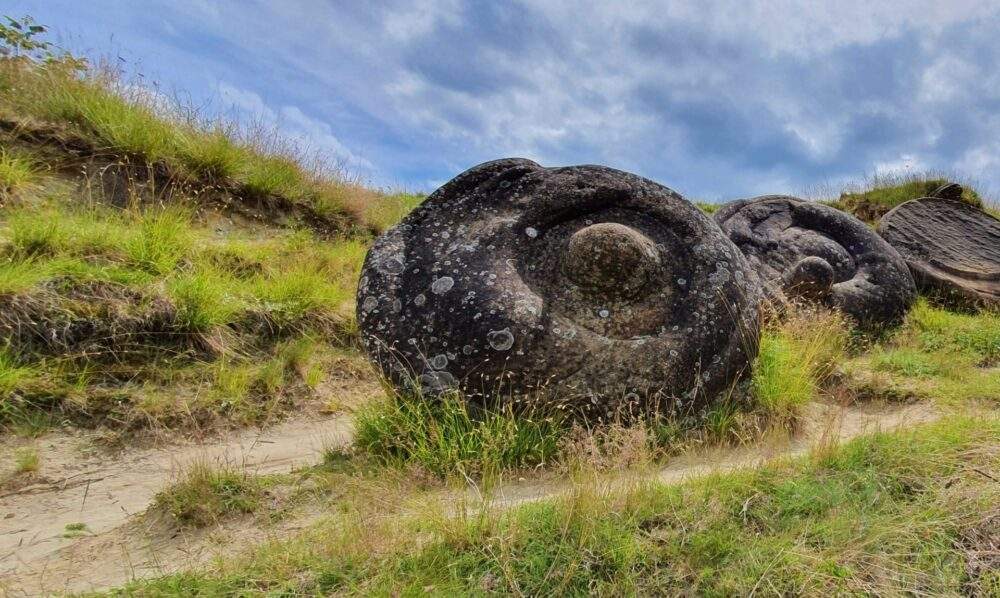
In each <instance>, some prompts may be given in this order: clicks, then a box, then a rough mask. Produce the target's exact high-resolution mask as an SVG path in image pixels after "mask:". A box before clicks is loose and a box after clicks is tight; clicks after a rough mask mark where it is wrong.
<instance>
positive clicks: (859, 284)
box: [715, 195, 916, 326]
mask: <svg viewBox="0 0 1000 598" xmlns="http://www.w3.org/2000/svg"><path fill="white" fill-rule="evenodd" d="M715 220H716V222H718V223H719V226H721V227H722V230H723V231H724V232H725V233H726V235H728V236H729V238H730V239H732V241H733V242H734V243H735V244H736V246H737V247H739V248H740V250H741V251H742V252H743V254H744V255H746V256H747V259H748V260H749V261H750V263H751V264H752V265H753V267H754V268H755V269H756V270H757V272H758V273H759V274H760V276H761V278H762V279H763V280H764V283H765V284H766V285H767V289H768V292H769V294H770V295H771V297H772V298H773V299H776V300H778V301H784V300H785V299H787V298H793V297H797V298H802V299H806V300H810V301H815V302H819V303H822V304H825V305H828V306H830V307H833V308H837V309H840V310H841V311H843V312H844V313H846V314H847V315H849V316H851V317H852V318H853V319H854V320H855V321H856V322H857V323H859V324H861V325H862V326H880V325H883V324H892V323H896V322H898V321H900V320H901V319H902V317H903V316H904V315H905V314H906V311H907V310H908V309H909V307H910V305H912V304H913V301H914V300H915V299H916V288H915V285H914V282H913V278H912V276H910V273H909V271H908V270H907V267H906V264H905V263H904V261H903V259H902V257H901V256H900V255H899V254H898V253H897V252H896V250H895V249H893V248H892V247H891V246H890V245H889V244H888V243H886V242H885V241H884V240H883V239H881V238H880V237H879V236H878V235H877V234H876V233H875V232H874V231H872V230H871V229H870V228H869V227H868V226H867V225H865V223H863V222H861V221H860V220H858V219H857V218H855V217H854V216H852V215H850V214H847V213H846V212H842V211H840V210H838V209H836V208H832V207H830V206H826V205H823V204H820V203H817V202H812V201H805V200H802V199H799V198H797V197H790V196H787V195H765V196H761V197H754V198H750V199H742V200H738V201H734V202H731V203H728V204H726V205H724V206H723V207H722V208H720V209H719V210H718V211H717V212H716V213H715Z"/></svg>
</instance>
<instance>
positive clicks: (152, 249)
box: [0, 196, 367, 433]
mask: <svg viewBox="0 0 1000 598" xmlns="http://www.w3.org/2000/svg"><path fill="white" fill-rule="evenodd" d="M366 250H367V246H366V244H365V243H364V242H362V241H359V240H344V241H334V242H330V241H323V240H320V239H318V238H316V237H315V236H314V235H312V234H311V233H309V232H308V231H302V230H300V231H295V232H289V233H284V234H281V233H277V234H270V235H267V236H263V237H260V236H257V237H246V238H243V237H241V236H240V235H239V234H233V235H228V236H220V235H218V234H216V233H215V232H214V231H212V230H211V229H207V228H204V227H203V226H202V225H200V224H199V223H198V221H197V217H196V214H195V212H194V211H192V210H189V209H186V208H185V207H184V206H183V205H174V206H169V207H166V208H159V207H150V208H147V209H139V208H130V209H126V210H121V209H116V208H110V207H102V206H100V205H88V206H83V207H76V206H74V205H73V204H72V201H71V199H70V198H68V197H62V196H54V197H50V198H48V199H47V200H45V201H44V202H42V203H38V202H35V203H27V204H24V205H17V206H10V207H8V208H6V210H4V212H3V213H2V214H0V300H2V301H7V302H8V305H14V306H17V308H16V309H13V308H10V307H8V308H6V309H7V311H6V312H5V315H4V319H3V320H2V322H3V324H4V326H8V327H10V329H11V330H20V331H21V332H22V334H20V335H18V336H16V337H14V341H13V342H15V343H21V344H20V345H17V346H11V347H8V348H7V349H5V352H4V353H0V395H2V396H0V405H2V406H3V409H2V410H0V425H2V426H5V427H8V428H11V427H17V426H21V424H22V423H24V422H27V421H35V422H41V421H42V419H39V418H38V417H37V415H38V414H37V413H32V411H33V410H34V411H38V410H44V411H45V412H49V411H53V410H54V414H55V415H57V416H67V417H70V419H72V420H74V421H78V422H79V423H85V424H87V425H92V424H94V423H100V422H108V421H111V420H114V421H116V422H118V423H116V424H115V425H116V426H118V427H120V426H126V427H128V426H135V425H139V424H140V422H147V424H156V423H157V422H160V423H162V424H166V423H167V422H175V423H176V421H178V420H177V419H176V418H182V419H183V418H184V417H186V415H185V414H191V413H197V414H200V415H196V417H198V418H204V417H207V416H209V415H211V414H215V415H216V416H218V417H221V418H223V419H230V420H232V421H236V422H241V423H253V422H256V421H263V420H266V419H268V418H270V417H272V416H276V415H278V414H280V413H281V412H282V411H283V410H286V409H287V408H288V407H290V406H291V405H292V404H293V403H294V398H295V397H296V396H299V397H302V396H309V394H310V393H312V392H313V391H314V390H315V389H316V388H317V386H318V384H319V382H320V381H321V380H322V379H323V378H324V377H325V374H324V371H325V368H326V367H327V365H326V364H328V363H329V364H332V363H333V361H332V360H330V354H331V353H330V349H329V348H330V346H331V345H341V346H343V345H348V344H349V343H350V342H352V339H353V336H354V335H355V334H356V324H355V322H354V317H353V312H354V289H355V288H356V285H357V278H358V276H359V272H360V268H361V263H362V261H363V259H364V256H365V252H366ZM92 326H95V331H94V332H93V335H94V338H93V339H92V340H93V341H94V342H92V343H89V344H88V343H87V342H85V339H84V340H80V339H78V338H77V337H76V336H74V335H70V336H68V337H67V338H68V340H67V342H71V343H76V344H66V342H63V341H61V340H58V338H56V339H55V340H53V341H50V342H48V344H46V342H40V340H41V339H50V338H54V337H52V331H53V330H57V331H58V330H76V329H84V330H85V329H87V328H90V327H92ZM27 331H36V332H37V334H31V333H29V332H27ZM132 335H137V336H134V337H133V336H132ZM74 338H77V340H69V339H74ZM320 339H321V340H320ZM25 342H27V343H28V344H23V343H25ZM304 346H309V347H312V348H310V349H309V350H308V351H306V352H307V353H308V354H309V356H308V358H301V359H300V358H290V357H288V355H287V354H288V353H289V351H291V349H289V347H304ZM15 356H16V357H17V359H16V360H15V359H14V357H15ZM302 361H305V362H307V363H299V362H302ZM293 362H295V363H293ZM109 385H110V386H109ZM14 391H17V393H15V394H13V395H12V394H11V393H14ZM178 395H179V397H178ZM64 409H69V410H70V411H69V412H66V411H64ZM91 417H96V419H93V420H91V419H90V418H91ZM109 418H110V420H109ZM147 424H142V425H147ZM170 425H175V424H170ZM140 427H141V426H140ZM35 428H36V426H34V425H32V426H27V427H26V428H24V429H31V430H32V433H34V430H35Z"/></svg>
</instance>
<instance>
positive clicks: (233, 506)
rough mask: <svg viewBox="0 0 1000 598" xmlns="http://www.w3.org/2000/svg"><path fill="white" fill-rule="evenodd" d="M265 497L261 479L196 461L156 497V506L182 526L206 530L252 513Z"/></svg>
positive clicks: (233, 469)
mask: <svg viewBox="0 0 1000 598" xmlns="http://www.w3.org/2000/svg"><path fill="white" fill-rule="evenodd" d="M264 495H265V487H264V484H263V483H262V482H261V480H260V479H258V478H257V477H255V476H253V475H252V474H250V473H248V472H246V471H240V470H238V469H237V468H235V467H233V466H231V465H228V464H222V465H214V464H212V463H209V462H208V461H195V462H194V463H192V464H191V465H190V466H188V468H187V469H186V470H185V471H184V472H183V473H182V475H181V476H180V477H179V479H178V480H177V481H176V482H175V483H174V484H172V485H170V486H168V487H167V488H165V489H164V490H162V491H160V492H159V493H158V494H157V495H156V498H155V499H154V507H156V508H158V509H162V510H163V511H164V512H166V513H167V514H169V515H170V516H171V517H172V518H173V519H174V520H175V521H177V523H178V524H180V525H182V526H189V527H205V526H207V525H212V524H215V523H218V522H219V521H220V520H221V519H223V518H225V517H228V516H232V515H242V514H247V513H253V512H254V511H256V510H257V509H258V508H259V507H260V505H261V502H262V501H263V499H264Z"/></svg>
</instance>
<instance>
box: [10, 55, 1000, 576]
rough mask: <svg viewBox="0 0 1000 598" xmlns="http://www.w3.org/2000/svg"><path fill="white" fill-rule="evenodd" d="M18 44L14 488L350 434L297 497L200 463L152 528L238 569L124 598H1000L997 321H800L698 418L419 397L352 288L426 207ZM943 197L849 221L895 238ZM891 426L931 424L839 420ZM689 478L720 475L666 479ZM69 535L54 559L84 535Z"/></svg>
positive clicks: (829, 316) (304, 479)
mask: <svg viewBox="0 0 1000 598" xmlns="http://www.w3.org/2000/svg"><path fill="white" fill-rule="evenodd" d="M24 39H29V40H30V39H31V38H30V37H29V38H24ZM22 41H23V39H22ZM18 49H19V52H15V53H12V54H14V55H9V56H7V57H5V58H0V202H2V205H0V331H2V334H0V337H2V339H3V340H2V344H0V429H2V433H3V435H4V439H3V441H2V442H0V447H2V448H3V449H4V450H5V451H6V450H8V449H9V450H10V455H7V454H6V453H4V455H3V461H4V463H3V465H4V468H5V471H4V472H2V473H0V495H2V496H4V497H11V496H15V495H16V494H17V493H18V492H21V491H22V490H23V489H24V488H28V489H30V490H31V492H59V491H60V490H59V488H58V486H59V484H58V483H52V484H51V486H52V488H48V487H46V488H42V486H44V484H41V483H40V482H39V480H43V481H44V476H45V472H46V467H47V465H46V460H47V458H48V456H47V455H46V454H45V452H44V451H42V450H40V449H39V448H38V447H39V446H41V444H40V442H41V440H40V439H45V438H52V437H56V438H64V437H71V438H77V437H80V438H85V439H86V442H89V443H93V445H94V446H91V445H88V449H87V450H88V451H90V450H93V451H98V452H100V451H104V452H100V454H101V455H104V456H105V457H102V458H106V459H107V460H120V459H128V458H132V457H134V456H135V446H134V445H136V444H137V443H136V442H135V441H136V440H138V439H143V440H148V441H150V442H153V443H154V444H155V441H157V439H160V440H162V439H169V440H170V441H172V442H178V439H179V437H182V436H201V437H211V436H212V435H213V434H215V433H217V432H220V431H222V430H225V429H233V428H235V429H238V428H242V427H245V426H251V425H252V426H267V425H270V424H274V423H275V422H278V421H280V420H282V419H289V418H292V419H293V421H297V420H295V419H294V418H301V417H303V416H304V415H317V414H341V416H340V417H342V418H343V419H344V420H345V421H349V422H350V424H351V429H352V430H353V436H352V440H351V441H350V442H348V443H347V444H341V445H331V446H329V447H328V450H326V451H325V453H324V455H323V456H322V458H320V459H318V460H319V461H320V462H318V463H315V464H314V465H311V466H307V467H302V468H299V469H297V470H296V471H294V472H292V473H288V474H284V473H283V474H260V473H257V472H255V471H251V470H248V469H246V468H241V466H240V465H239V464H238V463H235V464H234V463H231V462H227V463H224V464H220V463H209V462H205V461H199V462H196V463H194V464H192V465H190V466H188V467H187V468H186V469H183V470H182V471H181V472H179V474H178V475H177V476H176V479H174V480H173V481H172V482H171V483H169V484H168V483H166V480H164V484H163V487H162V488H160V489H159V490H158V494H157V495H156V497H155V499H154V500H152V502H151V503H150V504H149V505H148V508H147V509H146V510H145V511H143V512H141V513H139V514H136V515H130V516H129V517H130V518H129V519H128V521H130V522H134V521H139V522H141V523H142V525H143V526H144V527H143V528H142V529H143V530H144V531H143V532H142V533H150V534H151V533H154V532H152V531H150V530H154V529H160V528H159V527H157V526H161V527H163V529H162V530H160V531H159V532H155V533H159V534H160V535H159V536H156V539H157V541H159V542H161V543H164V544H166V543H169V541H171V539H172V538H175V537H177V536H179V535H180V536H181V537H182V538H183V539H184V541H185V542H191V543H192V546H205V545H206V544H205V543H206V542H208V541H213V540H206V537H209V538H212V537H216V539H215V540H214V541H216V542H217V543H219V544H228V545H232V546H234V547H239V548H241V549H242V550H240V551H239V552H236V553H229V554H227V555H226V556H225V557H224V558H221V559H220V560H218V561H216V562H213V563H209V564H204V566H202V567H199V568H197V569H195V570H191V571H179V572H175V573H172V574H170V575H166V576H159V577H156V578H154V579H150V580H145V581H136V582H133V583H131V584H129V585H127V586H125V587H124V588H122V589H120V590H117V591H115V592H116V593H119V594H125V595H195V594H201V595H246V594H259V593H271V594H283V595H284V594H288V595H300V594H328V593H337V594H364V595H369V594H378V595H400V594H407V595H409V594H417V593H433V594H445V595H457V594H462V595H465V594H489V593H504V594H508V593H509V594H530V595H537V594H546V595H564V594H572V595H577V594H583V593H596V594H602V595H621V594H683V593H696V594H708V595H749V594H753V593H755V592H756V593H764V594H771V595H775V594H781V595H799V594H805V595H818V594H829V593H834V594H875V595H896V594H902V593H920V594H930V595H942V594H957V593H962V592H964V593H969V594H975V593H976V592H978V593H979V595H1000V576H998V575H997V571H998V570H1000V567H998V563H1000V562H998V561H997V557H996V555H995V548H996V541H997V540H996V538H997V536H996V534H997V526H998V525H1000V511H997V507H996V505H997V504H998V501H1000V494H998V486H997V483H996V482H997V479H998V478H1000V440H998V439H1000V419H998V408H1000V314H997V313H993V312H976V313H971V312H956V311H952V310H949V309H947V308H945V307H942V306H940V305H935V304H933V303H932V302H930V301H929V300H928V299H921V300H920V301H919V302H918V304H917V305H916V306H915V307H914V308H913V310H912V311H911V313H910V314H909V315H908V317H907V319H906V321H905V323H904V324H903V325H901V326H900V327H899V328H897V329H894V330H887V331H884V332H883V333H882V334H880V335H877V336H868V335H865V334H863V333H861V332H859V331H856V330H853V329H852V328H851V327H850V325H849V324H848V323H847V322H846V321H845V320H844V319H843V318H842V317H840V316H838V315H837V314H833V313H828V312H824V311H821V310H814V309H807V308H803V309H802V310H801V311H796V312H793V313H791V314H790V315H789V316H788V317H787V318H785V319H784V320H782V321H773V322H769V323H768V325H767V327H766V328H765V330H764V333H763V336H762V339H761V351H760V355H759V357H758V359H757V361H756V362H755V363H754V364H753V369H752V371H751V372H750V375H749V376H748V378H747V380H745V381H744V382H743V383H741V384H740V385H738V386H737V387H735V388H734V389H733V392H732V393H730V395H729V396H728V397H727V398H726V399H725V400H722V401H720V402H719V403H718V405H717V406H716V407H715V408H713V409H712V410H711V411H710V412H709V413H707V414H705V415H703V416H701V417H697V418H694V417H689V418H659V417H650V418H644V419H641V420H634V419H632V420H619V421H614V422H610V423H605V424H603V425H594V424H592V423H588V422H581V421H577V420H574V419H573V418H572V417H570V416H567V415H565V414H560V413H555V412H546V411H542V410H538V411H533V412H523V411H516V412H515V411H514V410H512V409H510V408H497V409H487V410H485V411H476V412H470V410H468V409H466V407H465V405H464V403H463V402H462V401H461V400H460V399H458V398H451V399H446V400H442V401H437V402H430V401H424V400H420V398H419V397H417V398H414V397H404V396H397V395H395V394H391V393H387V392H386V391H385V390H384V389H383V388H382V386H381V385H380V382H379V380H378V379H377V377H376V376H375V375H374V373H373V372H372V370H371V368H370V367H369V366H368V364H367V363H366V361H365V359H364V358H363V356H362V355H361V354H360V352H359V349H358V344H357V324H356V322H355V321H354V292H355V288H356V284H357V278H358V275H359V269H360V264H361V261H362V259H363V257H364V254H365V252H366V249H367V247H368V245H369V243H370V242H371V240H372V238H373V235H374V234H375V233H377V232H378V231H381V230H384V229H385V228H387V227H388V226H391V225H392V224H393V223H394V222H396V221H398V219H399V218H401V217H402V216H403V215H404V214H405V213H406V212H407V211H408V210H409V209H412V207H413V206H415V205H417V204H418V203H419V202H420V201H421V200H422V197H421V196H418V195H411V194H389V193H384V192H381V191H378V190H373V189H369V188H366V187H365V186H363V185H361V184H359V183H358V182H357V181H352V180H349V179H348V178H346V177H345V176H344V175H343V174H341V173H337V172H335V171H331V170H329V169H324V168H320V167H314V166H313V167H311V166H308V164H309V163H310V161H309V159H308V157H307V156H302V155H300V154H298V153H296V151H295V149H294V148H293V147H291V146H288V145H287V144H285V143H283V142H281V140H280V139H278V138H277V137H275V136H274V135H272V134H266V133H261V132H259V131H256V132H255V131H247V130H244V129H240V128H238V127H235V126H233V125H231V124H227V123H223V122H213V121H205V120H204V119H202V118H199V117H198V116H197V115H195V114H191V113H190V111H188V110H186V109H185V108H184V107H183V106H176V105H173V104H169V103H167V104H164V102H163V101H162V99H160V98H158V97H156V96H155V95H153V94H150V93H148V92H147V91H143V90H142V89H141V88H136V87H135V86H132V85H127V84H125V83H124V82H123V81H122V80H121V79H120V78H118V77H116V76H115V75H114V73H112V72H110V71H108V70H107V69H102V68H97V67H93V66H88V65H86V64H84V63H82V62H81V61H80V60H79V59H77V58H74V57H72V56H69V55H66V54H64V53H61V52H59V51H57V50H55V49H53V48H51V47H48V46H35V47H31V48H24V47H20V48H18ZM26 54H27V55H26ZM938 183H939V181H936V180H930V181H915V180H914V181H904V182H900V184H893V185H882V186H878V185H875V186H872V187H871V188H870V189H868V190H866V191H864V192H857V193H855V192H851V193H845V194H844V195H842V196H841V197H840V198H839V199H838V200H836V201H837V204H838V205H840V206H841V207H842V208H844V209H848V210H852V211H855V212H858V211H859V210H860V211H864V210H868V211H871V212H872V213H875V212H878V211H880V210H883V209H888V208H890V207H891V206H892V205H896V204H898V203H900V202H901V201H904V200H905V199H908V198H910V196H918V195H921V194H924V193H925V192H926V189H927V188H929V187H936V186H937V184H938ZM967 199H968V201H970V202H973V203H976V202H983V201H988V200H984V199H983V198H980V197H979V195H978V194H976V192H975V191H974V190H972V189H969V190H968V191H967ZM873 205H874V206H877V208H878V209H875V208H872V206H873ZM703 209H706V210H711V209H712V206H703ZM865 213H867V212H865ZM883 213H884V211H883ZM876 216H877V215H876ZM883 411H884V412H887V413H902V412H905V413H910V412H911V411H912V412H914V413H921V414H923V416H924V419H923V420H921V421H932V420H933V423H920V422H915V423H914V424H913V425H904V427H905V428H910V429H905V430H900V429H898V427H897V428H894V429H892V430H886V431H884V432H882V433H872V432H873V430H867V429H847V430H846V431H845V429H844V427H843V425H842V422H840V421H839V420H836V417H840V418H844V417H846V415H845V414H855V415H856V414H859V413H861V414H867V413H869V412H871V413H875V414H878V413H881V412H883ZM819 413H832V414H834V415H835V416H836V417H834V419H833V420H831V421H826V420H825V419H824V420H823V421H822V422H820V421H818V420H819V419H821V418H820V417H819V416H818V415H817V414H819ZM838 414H839V415H838ZM824 417H825V416H824ZM338 421H339V420H338ZM903 423H904V424H905V423H906V422H903ZM849 438H854V439H853V440H850V441H847V440H848V439H849ZM841 439H843V440H844V442H841ZM302 441H303V442H304V440H302ZM109 444H110V445H111V447H110V448H113V449H116V450H117V451H119V452H117V453H114V452H109V446H108V445H109ZM747 455H750V456H751V457H753V458H752V459H748V458H747ZM775 455H777V456H778V457H779V458H777V459H771V457H773V456H775ZM136 458H138V457H136ZM685 459H694V460H695V461H696V465H697V466H696V467H693V468H690V469H689V470H685V471H690V472H691V475H690V477H694V478H696V479H690V480H689V479H688V478H687V477H684V478H677V479H673V478H669V475H668V474H669V473H670V471H671V470H670V467H671V466H673V464H675V463H678V462H681V463H683V462H684V460H685ZM761 461H767V462H766V463H765V464H764V465H763V466H762V467H755V465H757V464H759V463H760V462H761ZM726 463H744V465H745V466H742V467H740V468H736V467H733V468H730V469H739V471H735V472H734V471H731V470H726V469H725V468H723V469H722V470H718V471H716V470H715V469H714V467H713V466H714V465H717V464H726ZM706 474H707V475H706ZM121 475H126V474H125V473H122V474H121ZM64 482H65V480H64ZM64 485H65V484H64ZM524 486H527V487H529V488H534V491H535V493H534V494H530V493H527V491H526V490H525V489H524ZM53 488H55V489H54V490H53ZM88 488H89V487H88ZM518 492H523V493H524V494H518ZM519 497H520V498H519ZM27 502H28V503H32V502H36V501H27ZM522 503H528V504H522ZM81 511H82V508H81ZM317 512H318V513H321V514H322V515H323V516H322V517H316V516H315V515H316V513H317ZM43 515H44V514H43ZM307 515H308V517H306V516H307ZM296 517H302V518H303V521H305V520H306V519H308V523H302V524H301V525H299V524H296V525H289V526H288V527H283V528H280V529H281V530H282V532H281V533H280V534H276V536H275V537H269V538H267V540H266V541H264V540H261V542H260V543H259V545H257V546H254V542H251V541H249V540H244V538H246V537H250V532H251V531H255V530H258V529H272V527H269V526H274V525H281V524H282V522H286V521H289V520H291V521H297V520H296V519H295V518H296ZM154 523H155V525H154ZM70 525H71V526H72V528H70ZM70 525H68V526H67V529H66V531H65V532H64V533H63V537H62V539H61V540H60V541H66V542H71V541H77V539H78V538H80V537H83V538H86V537H87V535H88V533H89V532H87V529H88V528H87V522H79V523H73V524H70ZM232 525H235V526H237V527H236V528H230V527H227V526H232ZM240 525H242V526H243V527H239V526H240ZM122 529H125V530H126V531H128V530H130V529H133V528H128V527H127V526H124V527H123V528H122ZM232 529H236V531H232ZM191 530H198V531H195V532H191ZM206 530H207V531H206ZM189 532H190V533H191V534H192V535H190V536H187V535H184V534H187V533H189ZM123 533H124V532H123ZM135 533H139V532H135ZM226 534H230V535H226ZM216 535H217V536H216ZM255 537H256V536H255ZM220 538H221V539H220ZM991 543H992V544H991ZM152 544H156V542H152ZM102 546H103V545H102ZM990 547H992V548H990ZM185 550H187V545H186V544H185ZM990 550H993V552H990ZM103 551H104V553H107V552H108V549H107V546H104V548H103ZM9 583H12V582H6V581H5V580H4V578H3V576H2V575H0V590H2V589H4V587H5V584H9ZM13 583H16V580H15V582H13Z"/></svg>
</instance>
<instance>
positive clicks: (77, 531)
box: [62, 522, 90, 539]
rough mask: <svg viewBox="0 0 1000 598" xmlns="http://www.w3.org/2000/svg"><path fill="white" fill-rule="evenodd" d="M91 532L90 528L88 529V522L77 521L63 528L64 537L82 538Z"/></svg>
mask: <svg viewBox="0 0 1000 598" xmlns="http://www.w3.org/2000/svg"><path fill="white" fill-rule="evenodd" d="M89 534H90V530H89V529H87V524H86V523H82V522H76V523H67V524H66V526H65V527H64V528H63V533H62V537H63V538H68V539H73V538H81V537H83V536H86V535H89Z"/></svg>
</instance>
